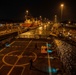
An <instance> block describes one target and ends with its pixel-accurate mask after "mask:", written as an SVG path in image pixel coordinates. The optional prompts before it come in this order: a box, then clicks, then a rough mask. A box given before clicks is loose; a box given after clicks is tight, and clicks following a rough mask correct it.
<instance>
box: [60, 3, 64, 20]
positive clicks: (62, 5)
mask: <svg viewBox="0 0 76 75" xmlns="http://www.w3.org/2000/svg"><path fill="white" fill-rule="evenodd" d="M63 7H64V4H61V21H62V17H63Z"/></svg>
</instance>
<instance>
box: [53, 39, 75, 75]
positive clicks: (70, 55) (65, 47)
mask: <svg viewBox="0 0 76 75" xmlns="http://www.w3.org/2000/svg"><path fill="white" fill-rule="evenodd" d="M54 41H55V43H56V45H57V48H58V50H57V52H58V55H59V56H60V59H61V61H62V62H63V66H64V69H65V72H66V75H76V47H75V46H72V45H70V44H68V43H66V42H64V41H61V40H56V39H55V40H54Z"/></svg>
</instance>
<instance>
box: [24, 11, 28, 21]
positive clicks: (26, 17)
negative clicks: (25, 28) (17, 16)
mask: <svg viewBox="0 0 76 75" xmlns="http://www.w3.org/2000/svg"><path fill="white" fill-rule="evenodd" d="M25 17H26V20H27V17H28V10H26V16H25Z"/></svg>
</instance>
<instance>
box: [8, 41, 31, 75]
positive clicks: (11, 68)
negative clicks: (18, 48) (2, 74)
mask: <svg viewBox="0 0 76 75" xmlns="http://www.w3.org/2000/svg"><path fill="white" fill-rule="evenodd" d="M31 42H32V40H31V41H30V42H29V43H28V45H27V46H26V48H27V47H28V46H29V44H30V43H31ZM26 48H25V49H24V51H25V50H26ZM24 51H23V52H22V53H21V55H22V54H23V53H24ZM21 55H20V56H21ZM19 60H20V58H18V59H17V61H16V62H15V64H14V65H13V66H12V68H11V69H10V71H9V72H8V74H7V75H10V73H11V72H12V70H13V69H14V67H15V66H16V64H17V63H18V61H19Z"/></svg>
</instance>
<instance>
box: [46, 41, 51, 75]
mask: <svg viewBox="0 0 76 75" xmlns="http://www.w3.org/2000/svg"><path fill="white" fill-rule="evenodd" d="M46 44H48V43H47V42H46ZM47 50H48V46H47ZM47 54H48V67H49V75H52V73H51V72H50V70H51V64H50V55H49V53H47Z"/></svg>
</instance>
